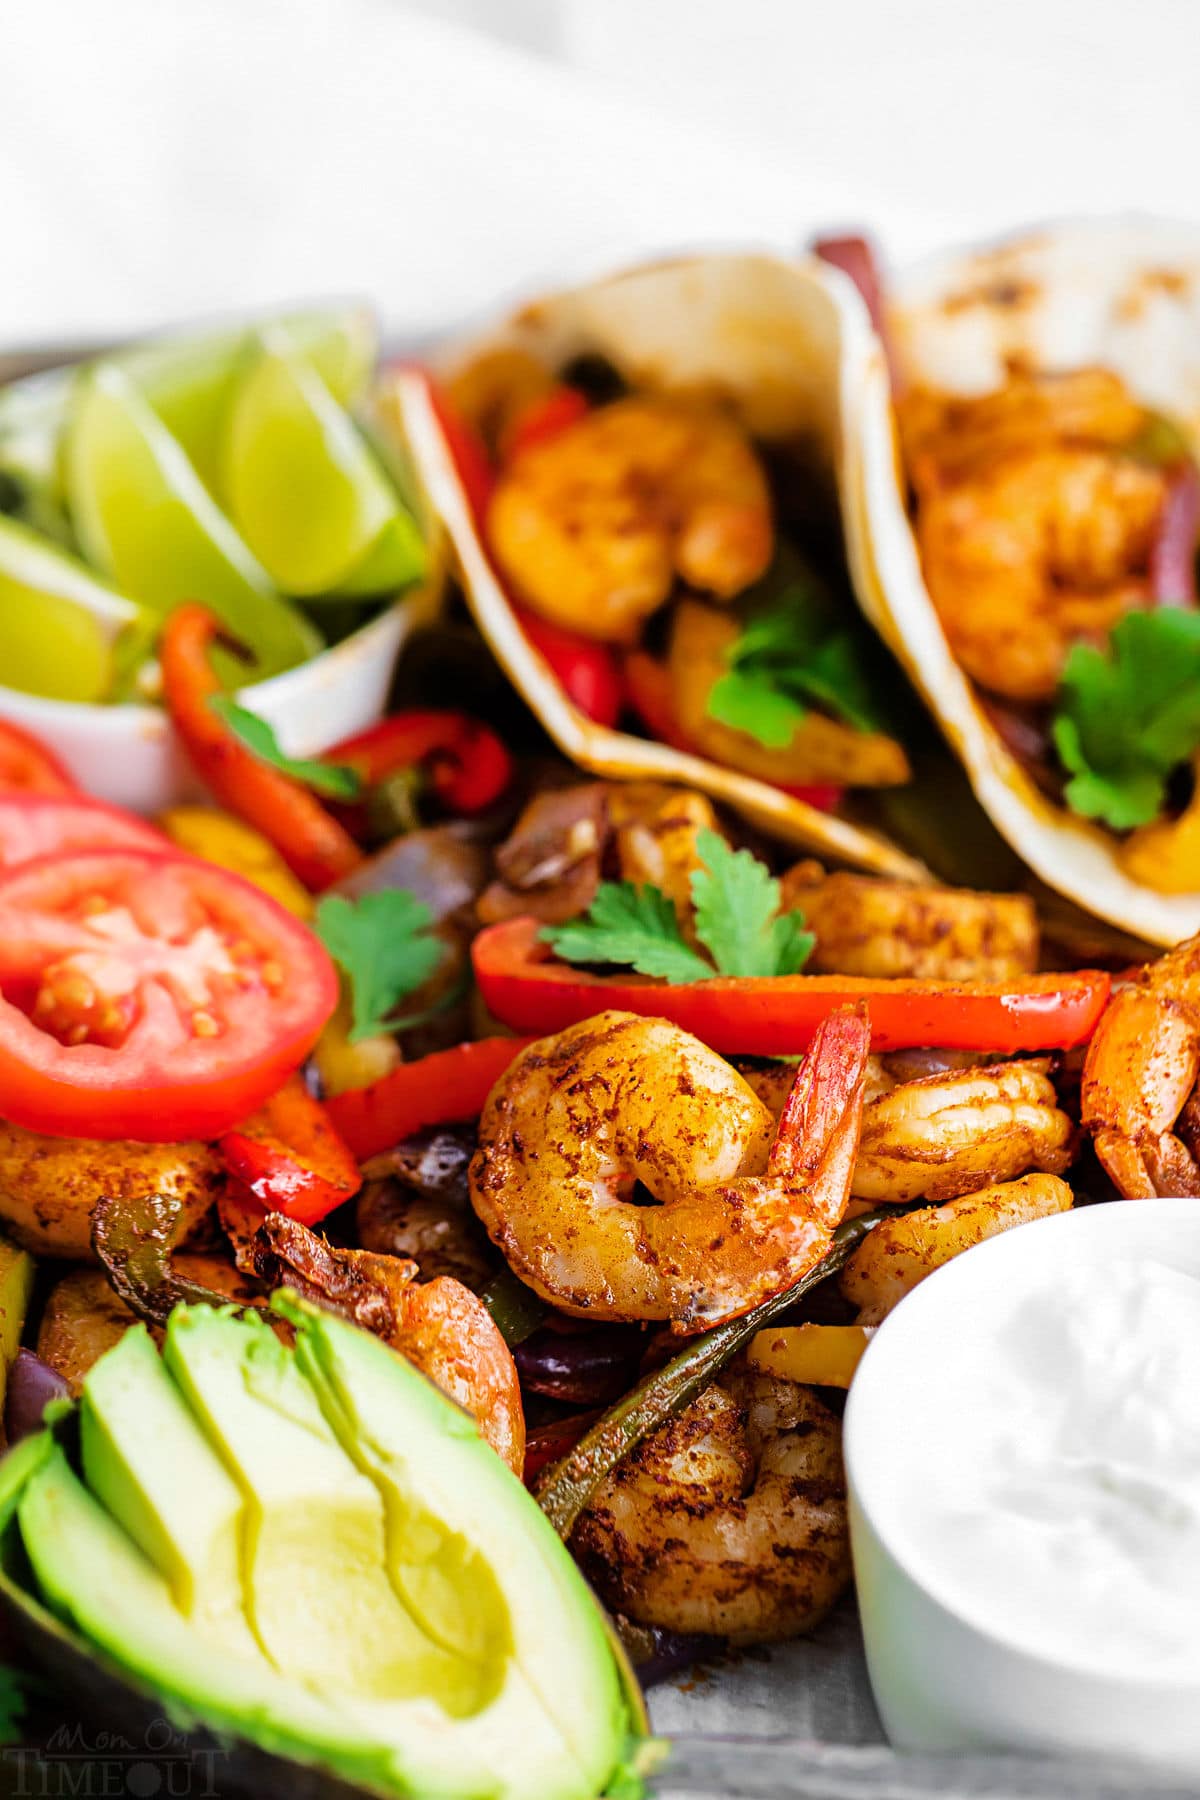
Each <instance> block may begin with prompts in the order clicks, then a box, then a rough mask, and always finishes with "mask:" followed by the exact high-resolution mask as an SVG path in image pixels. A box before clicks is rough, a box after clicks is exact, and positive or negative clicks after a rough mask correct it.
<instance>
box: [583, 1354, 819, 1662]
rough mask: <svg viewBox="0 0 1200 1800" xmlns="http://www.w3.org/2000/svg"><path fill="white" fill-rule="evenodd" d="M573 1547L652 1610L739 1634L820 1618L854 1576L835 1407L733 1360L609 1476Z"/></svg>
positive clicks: (746, 1640)
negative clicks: (851, 1571) (710, 1383)
mask: <svg viewBox="0 0 1200 1800" xmlns="http://www.w3.org/2000/svg"><path fill="white" fill-rule="evenodd" d="M571 1548H572V1549H573V1550H574V1551H575V1553H576V1555H577V1556H578V1558H579V1561H580V1563H581V1565H582V1567H583V1569H584V1572H585V1573H586V1574H587V1575H588V1576H589V1577H590V1578H591V1580H592V1582H593V1584H594V1585H595V1586H596V1587H597V1588H598V1590H599V1592H600V1594H601V1597H602V1598H603V1599H604V1600H605V1601H607V1603H608V1604H609V1605H610V1606H611V1607H613V1608H615V1609H617V1610H619V1611H620V1612H622V1613H624V1614H625V1615H626V1616H627V1617H629V1618H632V1619H636V1620H638V1621H639V1622H640V1623H642V1624H646V1625H658V1626H664V1627H666V1628H667V1629H668V1630H671V1631H678V1632H708V1633H712V1634H714V1635H719V1636H722V1637H730V1638H732V1639H733V1641H734V1642H735V1643H740V1644H757V1643H767V1642H770V1641H772V1640H774V1639H778V1638H786V1637H794V1636H795V1635H796V1634H797V1633H799V1632H803V1631H810V1630H811V1629H812V1628H813V1626H814V1625H816V1624H817V1623H818V1622H819V1621H820V1620H821V1619H822V1618H823V1617H824V1616H825V1614H826V1613H827V1612H828V1611H829V1609H830V1607H831V1606H832V1605H833V1604H834V1602H835V1601H836V1600H837V1599H838V1598H839V1596H840V1595H841V1594H842V1592H843V1591H844V1589H845V1588H846V1586H847V1584H848V1582H849V1579H850V1547H849V1540H848V1534H847V1524H846V1489H845V1477H844V1475H843V1472H842V1456H841V1427H840V1425H839V1423H838V1420H837V1418H836V1417H835V1415H834V1414H833V1413H831V1412H830V1411H829V1409H828V1408H827V1407H826V1406H824V1405H822V1403H821V1401H820V1400H818V1399H817V1397H816V1395H815V1394H814V1393H813V1392H812V1390H811V1389H810V1388H806V1387H797V1386H795V1385H794V1384H793V1383H791V1382H787V1381H780V1380H777V1379H774V1378H772V1377H770V1376H767V1375H763V1374H760V1373H757V1372H755V1371H751V1370H748V1369H746V1368H744V1367H742V1366H736V1365H735V1366H733V1367H731V1368H729V1369H726V1370H725V1371H724V1372H723V1373H722V1375H721V1377H720V1380H719V1381H718V1382H715V1383H714V1384H713V1385H712V1386H711V1387H708V1388H706V1389H705V1390H704V1391H703V1393H701V1394H700V1395H699V1397H698V1398H697V1399H696V1400H694V1401H693V1402H692V1404H691V1405H690V1406H689V1407H687V1408H686V1410H685V1411H684V1412H682V1413H680V1414H679V1416H678V1418H676V1419H672V1420H671V1421H670V1423H669V1424H667V1425H664V1426H663V1427H662V1428H661V1429H660V1430H659V1431H657V1432H655V1433H654V1435H653V1436H652V1437H649V1438H647V1439H646V1440H645V1442H643V1443H642V1444H640V1445H639V1446H638V1448H637V1449H636V1450H635V1451H634V1452H633V1454H632V1455H631V1456H630V1457H628V1458H627V1459H626V1460H625V1461H624V1462H623V1463H621V1464H620V1466H619V1467H618V1468H617V1469H615V1470H614V1472H613V1473H612V1474H611V1475H610V1476H609V1477H608V1479H607V1480H606V1481H605V1482H604V1483H603V1484H602V1485H601V1487H600V1488H599V1489H598V1490H597V1492H596V1495H595V1498H594V1499H593V1501H592V1503H591V1505H590V1507H589V1508H588V1510H587V1511H586V1512H585V1513H584V1514H583V1515H582V1517H581V1518H580V1520H579V1523H578V1524H577V1525H576V1527H575V1531H574V1534H573V1536H572V1539H571Z"/></svg>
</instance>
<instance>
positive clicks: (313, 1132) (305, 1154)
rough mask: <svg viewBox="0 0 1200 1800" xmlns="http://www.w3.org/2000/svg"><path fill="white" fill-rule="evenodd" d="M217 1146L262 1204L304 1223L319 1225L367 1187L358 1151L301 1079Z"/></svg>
mask: <svg viewBox="0 0 1200 1800" xmlns="http://www.w3.org/2000/svg"><path fill="white" fill-rule="evenodd" d="M217 1147H218V1149H219V1151H220V1153H221V1158H222V1160H223V1161H224V1163H225V1166H226V1168H227V1169H228V1171H229V1173H230V1175H232V1176H233V1178H234V1180H235V1181H237V1182H239V1183H240V1184H241V1186H242V1187H243V1188H245V1189H247V1190H248V1191H249V1193H250V1194H252V1195H253V1197H254V1199H255V1200H256V1201H257V1202H258V1204H259V1205H260V1206H262V1207H263V1208H264V1209H265V1210H266V1211H268V1212H281V1213H286V1214H287V1216H288V1218H289V1219H297V1220H298V1221H299V1222H300V1224H302V1225H316V1224H317V1223H319V1221H320V1220H321V1219H323V1218H324V1217H325V1216H326V1214H327V1213H331V1212H333V1211H334V1209H335V1207H338V1206H341V1205H343V1204H344V1203H345V1202H346V1201H347V1200H349V1199H351V1198H352V1197H353V1196H354V1195H355V1194H356V1193H357V1192H358V1190H359V1188H360V1187H361V1186H362V1176H361V1174H360V1173H359V1168H358V1164H357V1162H356V1161H355V1159H354V1155H353V1152H352V1151H351V1150H350V1148H349V1146H348V1145H347V1144H345V1143H344V1142H343V1141H342V1139H341V1137H340V1136H339V1135H338V1132H337V1130H336V1128H335V1126H334V1124H333V1121H332V1120H331V1119H330V1117H329V1115H328V1112H327V1111H326V1109H325V1107H323V1106H322V1105H321V1102H320V1101H319V1100H316V1099H314V1098H313V1096H312V1095H311V1094H310V1093H309V1091H308V1088H307V1086H306V1084H305V1082H304V1079H303V1077H302V1076H300V1075H293V1076H292V1077H291V1079H290V1080H289V1081H287V1082H285V1083H284V1085H283V1087H282V1088H280V1090H279V1092H278V1093H277V1094H273V1095H272V1097H271V1098H270V1100H268V1101H267V1103H266V1105H265V1106H263V1107H260V1109H259V1110H258V1112H256V1113H254V1114H252V1115H251V1117H250V1118H248V1119H245V1120H243V1121H242V1123H241V1124H240V1125H239V1126H238V1128H237V1130H236V1131H229V1132H226V1133H225V1135H224V1136H223V1137H222V1138H220V1139H219V1141H218V1146H217Z"/></svg>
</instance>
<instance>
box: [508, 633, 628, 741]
mask: <svg viewBox="0 0 1200 1800" xmlns="http://www.w3.org/2000/svg"><path fill="white" fill-rule="evenodd" d="M513 616H514V617H515V619H516V621H517V624H518V625H519V626H520V627H521V630H522V631H523V632H524V634H525V636H526V637H527V638H528V639H529V642H530V643H531V644H532V645H533V647H534V649H535V650H536V651H537V653H538V655H539V656H541V657H542V658H543V659H544V660H545V662H546V663H547V664H548V666H549V668H550V672H551V674H552V675H553V676H554V678H555V680H556V681H557V682H558V685H559V686H560V687H561V689H562V691H563V693H564V694H565V695H566V696H567V699H568V700H570V701H571V703H572V705H574V706H577V707H578V708H579V710H580V712H581V713H584V714H586V716H587V717H588V718H589V719H592V720H594V721H595V723H596V724H597V725H608V726H611V725H615V724H616V722H617V720H618V719H619V718H620V716H621V707H622V704H623V702H624V699H625V684H624V682H623V681H622V679H621V668H620V664H619V663H618V662H617V659H616V657H615V656H614V655H613V652H612V651H611V650H610V649H609V647H608V645H607V644H601V643H599V642H598V641H597V640H596V639H595V638H585V637H583V636H582V635H581V634H580V633H579V632H578V631H567V630H565V629H564V628H563V627H562V626H561V625H552V624H551V623H550V621H549V619H541V618H539V617H538V615H537V614H536V613H533V612H530V610H529V608H528V607H526V606H514V607H513Z"/></svg>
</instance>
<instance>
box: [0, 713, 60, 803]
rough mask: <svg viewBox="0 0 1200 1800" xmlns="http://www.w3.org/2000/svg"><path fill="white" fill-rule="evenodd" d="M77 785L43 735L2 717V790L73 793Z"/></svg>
mask: <svg viewBox="0 0 1200 1800" xmlns="http://www.w3.org/2000/svg"><path fill="white" fill-rule="evenodd" d="M77 792H78V785H77V783H75V782H74V781H72V779H71V777H70V775H69V774H68V772H67V769H66V767H65V765H64V764H63V763H61V762H60V761H59V759H58V757H57V756H56V755H55V754H54V752H53V750H50V749H47V747H46V745H45V744H43V743H42V741H41V739H40V738H35V737H34V735H33V733H32V732H30V731H22V729H21V727H20V726H19V725H13V724H11V723H10V722H9V720H8V719H0V793H17V794H74V793H77Z"/></svg>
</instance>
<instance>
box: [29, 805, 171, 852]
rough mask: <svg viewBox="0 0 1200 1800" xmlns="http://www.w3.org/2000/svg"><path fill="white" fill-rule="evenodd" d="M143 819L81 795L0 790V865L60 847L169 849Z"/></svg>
mask: <svg viewBox="0 0 1200 1800" xmlns="http://www.w3.org/2000/svg"><path fill="white" fill-rule="evenodd" d="M170 847H171V846H170V842H169V840H168V839H167V838H165V837H164V836H163V835H162V832H161V831H155V829H154V827H153V825H147V824H146V822H145V820H144V819H138V818H135V817H134V815H133V814H132V813H127V812H122V811H121V808H120V807H119V806H107V805H105V803H104V801H103V800H91V799H89V798H88V796H87V795H86V794H24V793H22V794H5V793H2V792H0V869H15V868H16V867H17V865H18V864H19V863H26V862H32V861H33V860H34V858H35V857H38V856H52V855H54V854H55V853H57V852H59V851H63V850H110V849H111V850H120V849H129V850H157V851H168V850H170Z"/></svg>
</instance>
